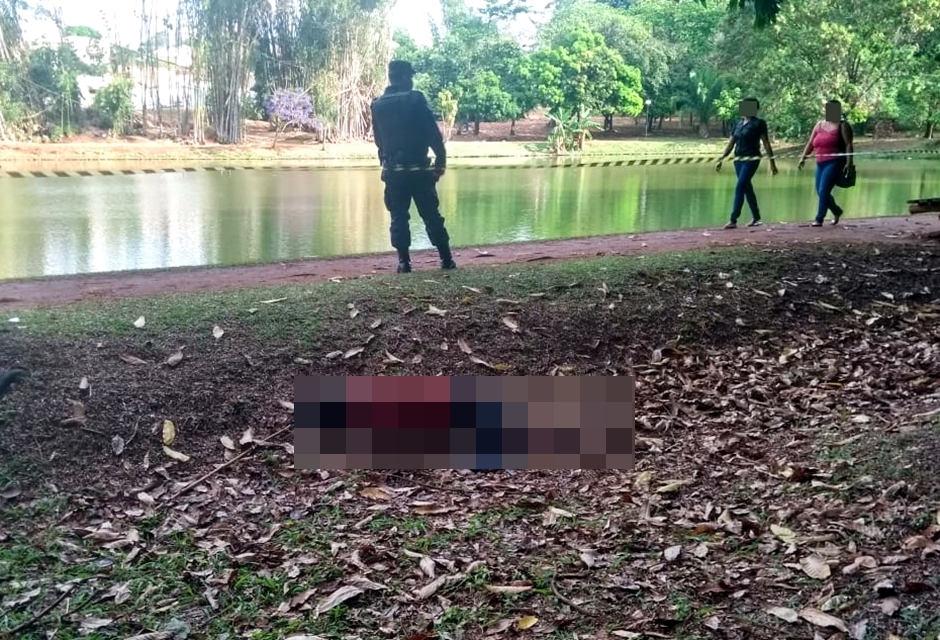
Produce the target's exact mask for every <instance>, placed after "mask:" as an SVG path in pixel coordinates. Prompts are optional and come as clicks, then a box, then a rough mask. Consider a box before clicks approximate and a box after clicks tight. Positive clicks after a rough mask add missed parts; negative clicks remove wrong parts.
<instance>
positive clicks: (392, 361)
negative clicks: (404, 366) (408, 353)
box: [385, 350, 404, 364]
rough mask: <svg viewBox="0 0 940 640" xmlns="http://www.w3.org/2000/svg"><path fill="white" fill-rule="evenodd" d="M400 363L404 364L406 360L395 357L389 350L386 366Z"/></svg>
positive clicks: (386, 352) (386, 355) (386, 353)
mask: <svg viewBox="0 0 940 640" xmlns="http://www.w3.org/2000/svg"><path fill="white" fill-rule="evenodd" d="M398 362H404V360H402V359H401V358H399V357H397V356H393V355H392V354H391V353H389V351H388V350H386V351H385V364H395V363H398Z"/></svg>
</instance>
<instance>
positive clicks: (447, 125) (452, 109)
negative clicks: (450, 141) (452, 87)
mask: <svg viewBox="0 0 940 640" xmlns="http://www.w3.org/2000/svg"><path fill="white" fill-rule="evenodd" d="M435 102H436V103H437V104H438V105H440V112H441V120H443V121H444V137H445V138H448V137H450V132H451V130H452V129H453V128H454V122H455V121H456V120H457V107H458V101H457V97H456V96H455V95H454V94H453V93H451V92H450V91H449V90H447V89H442V90H441V91H439V92H438V94H437V96H435Z"/></svg>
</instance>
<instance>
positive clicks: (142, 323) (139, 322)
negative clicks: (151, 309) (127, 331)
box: [134, 316, 147, 329]
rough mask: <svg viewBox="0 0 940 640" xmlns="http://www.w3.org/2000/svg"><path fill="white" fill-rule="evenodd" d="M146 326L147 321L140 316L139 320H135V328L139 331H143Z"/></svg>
mask: <svg viewBox="0 0 940 640" xmlns="http://www.w3.org/2000/svg"><path fill="white" fill-rule="evenodd" d="M146 325H147V321H146V320H145V319H144V317H143V316H140V317H139V318H137V319H136V320H134V326H135V327H137V328H138V329H143V328H144V327H145V326H146Z"/></svg>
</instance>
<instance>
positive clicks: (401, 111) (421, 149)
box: [372, 60, 457, 273]
mask: <svg viewBox="0 0 940 640" xmlns="http://www.w3.org/2000/svg"><path fill="white" fill-rule="evenodd" d="M414 75H415V71H414V68H413V67H412V66H411V63H410V62H406V61H404V60H393V61H392V62H390V63H389V65H388V84H389V86H388V88H386V89H385V92H384V93H383V94H382V95H381V96H379V97H378V98H376V99H375V100H373V101H372V132H373V135H374V138H375V145H376V147H378V151H379V163H381V165H382V181H383V182H384V183H385V207H386V208H387V209H388V212H389V213H390V214H391V217H392V224H391V227H389V233H390V235H391V240H392V246H393V247H395V250H396V251H398V273H410V272H411V255H410V253H409V252H410V248H411V228H410V226H409V220H410V215H409V213H408V210H409V209H410V208H411V201H412V200H414V203H415V207H416V208H417V210H418V215H420V216H421V219H422V220H423V221H424V228H425V230H426V231H427V234H428V239H429V240H430V241H431V244H433V245H434V246H435V247H436V248H437V251H438V253H439V254H440V258H441V268H442V269H454V268H456V267H457V265H456V264H455V263H454V258H453V256H452V255H451V251H450V236H449V235H448V234H447V228H446V227H445V226H444V217H443V216H442V215H441V212H440V208H439V207H440V200H439V199H438V197H437V181H438V180H439V179H440V178H441V176H443V175H444V170H445V168H446V166H447V152H446V150H445V149H444V137H443V136H442V135H441V132H440V130H439V129H438V128H437V119H436V118H435V117H434V113H433V112H432V111H431V108H430V106H428V101H427V98H425V97H424V94H423V93H421V92H420V91H415V90H414ZM428 148H430V149H431V150H432V151H433V152H434V166H433V168H432V166H431V159H430V158H429V157H428Z"/></svg>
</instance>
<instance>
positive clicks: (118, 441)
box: [111, 436, 125, 456]
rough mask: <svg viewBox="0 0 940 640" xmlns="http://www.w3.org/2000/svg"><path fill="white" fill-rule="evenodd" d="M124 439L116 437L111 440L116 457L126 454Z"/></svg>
mask: <svg viewBox="0 0 940 640" xmlns="http://www.w3.org/2000/svg"><path fill="white" fill-rule="evenodd" d="M124 444H125V443H124V438H122V437H121V436H114V437H113V438H111V451H112V452H113V453H114V455H116V456H119V455H121V454H122V453H124Z"/></svg>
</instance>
